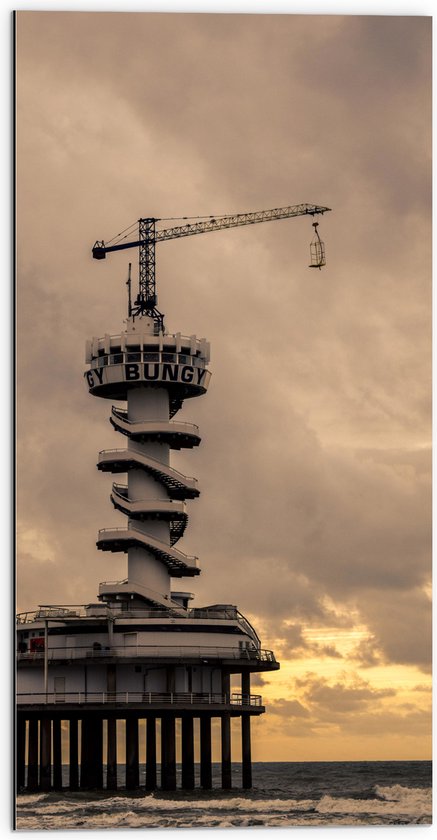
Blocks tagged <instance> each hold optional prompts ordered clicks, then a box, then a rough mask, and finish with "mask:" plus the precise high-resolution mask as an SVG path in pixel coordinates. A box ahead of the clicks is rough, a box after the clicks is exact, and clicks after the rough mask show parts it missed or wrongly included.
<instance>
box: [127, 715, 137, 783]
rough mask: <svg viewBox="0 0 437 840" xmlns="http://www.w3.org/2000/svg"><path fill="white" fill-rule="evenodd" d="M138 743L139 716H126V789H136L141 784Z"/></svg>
mask: <svg viewBox="0 0 437 840" xmlns="http://www.w3.org/2000/svg"><path fill="white" fill-rule="evenodd" d="M138 751H139V745H138V718H137V716H136V715H134V714H132V715H130V714H128V715H127V716H126V790H135V789H136V788H138V787H139V784H140V771H139V752H138Z"/></svg>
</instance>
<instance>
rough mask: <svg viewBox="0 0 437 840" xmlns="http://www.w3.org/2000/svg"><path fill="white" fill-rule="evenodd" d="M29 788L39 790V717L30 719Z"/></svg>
mask: <svg viewBox="0 0 437 840" xmlns="http://www.w3.org/2000/svg"><path fill="white" fill-rule="evenodd" d="M27 789H28V790H29V791H33V790H38V719H37V718H33V717H32V718H30V720H29V749H28V754H27Z"/></svg>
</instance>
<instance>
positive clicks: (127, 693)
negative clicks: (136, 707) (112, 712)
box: [126, 691, 129, 703]
mask: <svg viewBox="0 0 437 840" xmlns="http://www.w3.org/2000/svg"><path fill="white" fill-rule="evenodd" d="M128 702H129V692H128V691H126V703H128Z"/></svg>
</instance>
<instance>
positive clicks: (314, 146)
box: [16, 11, 431, 761]
mask: <svg viewBox="0 0 437 840" xmlns="http://www.w3.org/2000/svg"><path fill="white" fill-rule="evenodd" d="M16 120H17V142H16V155H17V158H16V162H17V187H16V190H17V192H16V196H17V460H18V472H17V540H18V554H17V608H18V610H19V611H24V610H30V609H34V608H35V607H36V606H37V605H39V604H50V603H55V604H66V603H68V604H82V603H87V602H90V601H91V602H92V601H95V599H96V593H97V589H98V583H99V581H102V580H114V579H121V578H123V577H124V575H125V568H126V566H125V563H126V561H125V559H124V557H123V555H115V554H114V555H110V556H108V554H107V553H102V552H98V551H97V549H96V547H95V540H96V536H97V531H98V529H99V528H103V527H108V526H110V525H114V526H117V525H123V524H124V518H123V516H122V515H121V514H118V513H117V512H116V511H114V510H113V508H112V505H111V503H110V501H109V491H110V486H111V481H112V479H111V477H110V476H106V475H102V474H100V473H99V472H98V471H97V469H96V466H95V465H96V460H97V453H98V451H99V450H101V449H104V448H112V447H114V446H117V445H119V441H118V440H115V437H114V431H113V429H112V427H111V426H110V424H109V421H108V414H109V411H110V403H109V402H108V401H106V400H98V399H95V398H94V399H92V398H91V397H90V396H89V395H88V392H87V389H86V386H85V384H84V380H83V372H84V371H85V369H86V365H85V341H86V339H88V338H91V337H92V336H102V335H104V334H105V333H118V332H119V331H120V330H121V329H123V320H124V318H125V317H126V310H127V299H126V285H125V282H126V277H127V271H128V262H129V260H131V261H132V262H133V263H134V267H135V260H136V254H135V252H134V251H128V252H121V253H119V254H114V255H111V256H110V257H108V259H107V260H105V261H101V262H97V261H94V260H93V259H92V257H91V247H92V245H93V244H94V242H95V241H96V240H98V239H104V240H106V241H107V240H109V239H111V238H112V236H114V235H115V234H117V233H118V232H119V231H121V230H123V229H124V228H126V227H127V226H128V225H130V224H131V223H132V222H134V221H135V220H136V219H138V218H139V217H146V216H155V217H160V218H163V219H165V218H170V217H180V216H188V215H196V216H197V215H204V214H213V215H219V214H220V215H222V214H228V213H235V212H250V211H252V210H263V209H270V208H274V207H283V206H286V205H290V204H298V203H302V202H308V203H314V204H319V205H323V206H327V207H330V208H332V212H330V213H327V214H326V215H324V216H323V217H322V218H320V219H319V221H320V227H319V231H320V235H321V237H322V239H323V240H324V242H325V245H326V257H327V265H326V267H325V268H323V270H322V271H317V270H309V268H308V263H309V256H310V252H309V243H310V241H311V239H312V236H313V229H312V227H311V222H312V219H311V218H310V217H308V218H306V217H303V218H293V219H288V220H282V221H275V222H270V223H266V224H258V225H253V226H249V227H245V228H239V229H234V230H229V231H220V232H215V233H209V234H205V235H204V236H196V237H193V238H192V239H190V238H188V239H181V240H174V241H170V242H164V243H161V244H160V245H158V246H157V284H158V306H159V308H160V309H161V311H163V312H164V313H165V316H166V326H167V329H168V330H169V332H178V331H180V332H182V333H183V334H185V335H191V334H193V333H195V334H196V335H197V336H198V337H199V338H200V337H203V336H205V337H206V338H207V339H208V340H209V341H210V342H211V348H212V359H211V366H210V369H211V371H212V379H211V384H210V387H209V390H208V393H207V395H206V396H204V397H202V398H200V399H197V400H192V401H186V403H185V405H184V407H183V409H182V411H181V412H180V413H179V415H178V417H179V418H180V419H181V420H182V419H183V420H189V421H193V422H195V423H197V424H198V425H199V426H200V430H201V433H202V444H201V446H200V447H199V449H198V450H196V449H194V450H191V451H187V452H186V453H178V452H176V453H174V455H173V456H172V458H173V460H172V463H173V464H174V466H175V467H176V468H178V469H181V470H182V471H183V472H185V473H186V474H188V475H195V476H196V477H197V478H198V480H199V486H200V489H201V496H200V498H199V499H198V500H196V501H194V502H191V503H189V504H190V510H189V515H190V522H189V527H188V529H187V531H186V534H185V536H184V539H183V541H181V543H180V544H179V545H180V548H181V550H183V551H184V552H186V553H187V554H195V555H197V556H198V557H199V559H200V564H201V568H202V574H201V575H200V577H199V578H197V579H194V580H193V582H192V586H191V585H190V588H192V590H193V592H195V594H196V599H195V602H194V603H195V605H197V606H201V605H204V604H211V603H224V602H227V603H233V604H236V605H238V607H239V609H240V611H241V612H242V613H243V614H245V615H246V616H247V617H248V618H249V619H250V620H251V621H252V622H253V623H254V625H255V626H256V628H257V630H258V632H259V635H260V636H261V639H262V644H263V647H264V648H267V649H272V650H274V651H275V654H276V656H277V658H278V659H279V660H280V662H281V670H280V671H279V672H276V673H273V674H270V675H269V674H265V675H260V676H259V677H257V678H253V690H254V691H257V692H258V691H259V693H262V696H263V698H264V701H265V703H266V706H267V714H266V715H263V716H262V717H261V718H260V719H258V720H256V721H254V725H253V747H252V749H253V759H254V760H255V761H267V760H281V761H287V760H365V759H369V760H370V759H424V758H429V757H430V750H431V737H430V708H431V695H430V659H431V650H430V648H431V630H430V620H431V476H430V472H431V456H430V443H431V139H430V133H431V18H430V17H414V16H413V17H411V16H410V17H405V16H383V15H382V16H372V15H369V16H359V15H358V16H355V15H315V16H314V15H297V14H288V15H287V14H279V15H276V14H275V15H273V14H272V15H270V14H267V15H256V14H155V13H102V12H100V13H95V12H88V13H82V12H73V13H68V12H23V11H21V12H19V14H18V21H17V96H16ZM171 224H172V223H171V222H162V226H163V227H165V226H167V225H168V226H169V225H171ZM135 270H136V269H135Z"/></svg>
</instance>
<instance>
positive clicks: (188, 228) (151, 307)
mask: <svg viewBox="0 0 437 840" xmlns="http://www.w3.org/2000/svg"><path fill="white" fill-rule="evenodd" d="M330 209H331V208H330V207H320V206H318V205H317V204H295V205H292V206H288V207H279V208H275V209H273V210H259V211H255V212H253V213H236V214H234V215H228V216H219V217H217V218H216V217H214V216H208V217H206V218H205V217H202V221H198V222H194V223H193V222H190V221H188V219H189V218H191V219H192V218H193V217H187V216H183V217H181V220H182V219H183V220H184V221H185V224H183V225H178V226H176V227H169V228H164V229H162V230H157V229H156V223H157V222H159V221H165V220H163V219H158V218H153V217H151V218H147V219H139V220H138V238H137V239H135V240H134V241H129V242H124V241H118V242H117V243H116V244H113V245H111V244H110V243H108V244H107V245H105V242H104V241H103V240H102V241H97V242H96V243H95V244H94V246H93V249H92V255H93V258H94V259H95V260H104V259H105V258H106V255H107V254H109V253H112V252H113V251H122V250H125V249H126V248H139V277H138V279H139V290H138V296H137V297H136V299H135V302H134V305H133V306H132V304H131V301H130V294H129V316H131V315H133V316H134V317H136V316H137V315H148V316H150V317H152V318H154V319H155V321H157V322H158V324H159V328H160V329H162V331H163V330H164V316H163V314H162V313H161V312H159V310H158V309H157V308H156V304H157V295H156V277H155V268H156V256H155V246H156V243H158V242H166V241H168V240H169V239H178V238H180V237H183V236H195V235H196V234H199V233H208V232H211V231H214V230H224V229H225V228H233V227H239V226H240V225H253V224H258V223H259V222H270V221H275V220H277V219H289V218H292V217H294V216H313V217H314V216H316V215H319V214H321V215H323V213H327V212H328V211H329V210H330ZM317 224H318V223H317V222H316V223H314V228H315V233H316V234H317V237H318V242H319V243H320V247H317V248H316V249H313V247H312V248H311V257H312V262H311V267H312V268H321V267H322V265H325V252H324V246H323V243H322V242H321V240H320V237H319V236H318V233H317V226H316V225H317ZM126 230H129V229H128V228H127V229H126ZM124 232H125V231H122V233H124ZM121 235H122V234H118V236H117V237H114V239H118V238H119V237H120V236H121ZM128 235H129V234H128ZM125 238H126V237H123V239H125ZM111 241H113V240H111ZM128 284H129V292H130V267H129V280H128Z"/></svg>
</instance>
